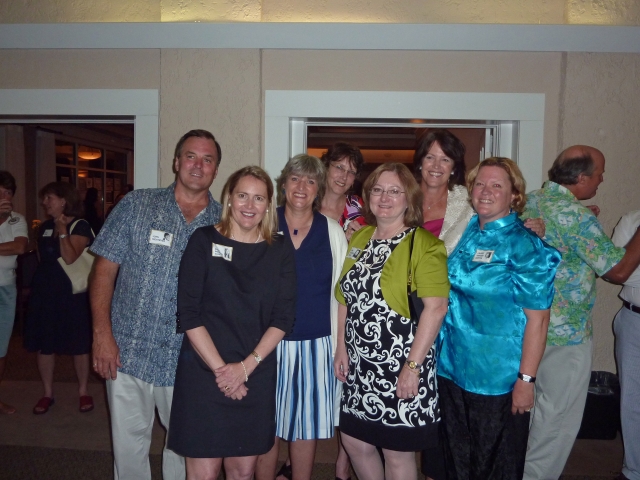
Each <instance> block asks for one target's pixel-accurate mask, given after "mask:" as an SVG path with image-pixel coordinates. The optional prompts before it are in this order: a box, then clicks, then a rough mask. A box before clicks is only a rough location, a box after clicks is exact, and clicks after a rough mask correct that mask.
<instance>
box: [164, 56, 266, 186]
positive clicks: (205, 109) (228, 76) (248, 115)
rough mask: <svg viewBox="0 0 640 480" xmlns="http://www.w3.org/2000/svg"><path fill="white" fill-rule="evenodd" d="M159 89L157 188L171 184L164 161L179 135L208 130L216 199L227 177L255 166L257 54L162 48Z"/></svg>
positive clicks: (258, 132)
mask: <svg viewBox="0 0 640 480" xmlns="http://www.w3.org/2000/svg"><path fill="white" fill-rule="evenodd" d="M161 71H162V74H161V77H162V83H161V91H160V158H161V159H162V161H161V167H162V171H161V175H160V178H161V184H162V185H167V184H169V183H171V182H172V181H173V178H174V175H173V173H172V170H171V165H170V163H169V162H168V161H166V160H168V159H170V158H171V157H172V156H173V152H174V149H175V144H176V142H177V141H178V139H179V138H180V136H181V135H182V134H184V133H185V132H187V131H188V130H191V129H192V128H204V129H206V130H210V131H211V132H212V133H213V134H214V135H215V137H216V139H217V140H218V142H219V143H220V145H221V147H222V163H221V165H220V171H219V172H218V178H217V180H215V182H214V184H213V187H212V188H211V191H212V192H213V195H214V197H215V198H219V196H220V193H221V191H222V186H223V185H224V182H225V181H226V179H227V177H228V176H229V174H230V173H232V172H233V171H235V170H237V169H238V168H240V167H242V166H245V165H252V164H258V163H260V157H261V150H260V145H261V143H260V137H261V125H262V123H261V118H262V116H261V115H260V105H261V99H260V53H259V51H258V50H163V51H162V68H161Z"/></svg>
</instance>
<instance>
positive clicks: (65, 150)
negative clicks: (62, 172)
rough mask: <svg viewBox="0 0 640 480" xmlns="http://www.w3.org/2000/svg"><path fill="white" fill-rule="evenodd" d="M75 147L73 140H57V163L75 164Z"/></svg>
mask: <svg viewBox="0 0 640 480" xmlns="http://www.w3.org/2000/svg"><path fill="white" fill-rule="evenodd" d="M74 147H75V144H73V143H71V142H65V141H64V140H56V163H57V164H59V165H73V164H74V162H73V159H74V158H75V155H74V151H73V149H74Z"/></svg>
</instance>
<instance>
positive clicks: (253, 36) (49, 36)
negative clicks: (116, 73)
mask: <svg viewBox="0 0 640 480" xmlns="http://www.w3.org/2000/svg"><path fill="white" fill-rule="evenodd" d="M2 48H5V49H7V48H11V49H23V48H26V49H29V48H31V49H37V48H62V49H64V48H81V49H82V48H115V49H117V48H263V49H310V50H442V51H518V52H609V53H617V52H619V53H640V27H637V26H603V25H507V24H394V23H385V24H370V23H369V24H367V23H314V22H309V23H276V22H265V23H254V22H247V23H242V22H238V23H126V22H125V23H49V24H0V49H2Z"/></svg>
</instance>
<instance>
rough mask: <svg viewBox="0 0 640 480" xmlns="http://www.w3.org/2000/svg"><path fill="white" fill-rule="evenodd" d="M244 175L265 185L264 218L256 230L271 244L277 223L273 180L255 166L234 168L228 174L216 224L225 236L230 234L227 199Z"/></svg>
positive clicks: (229, 213) (229, 212)
mask: <svg viewBox="0 0 640 480" xmlns="http://www.w3.org/2000/svg"><path fill="white" fill-rule="evenodd" d="M244 177H253V178H255V179H257V180H260V181H261V182H262V183H264V184H265V185H266V186H267V201H268V202H269V204H268V206H267V211H266V213H265V216H264V218H263V219H262V220H261V221H260V224H259V225H258V230H259V232H260V234H261V235H262V238H264V239H265V241H266V242H267V243H268V244H269V245H271V242H272V240H273V232H275V230H276V225H277V223H278V220H277V215H276V209H275V208H274V205H273V181H271V177H270V176H269V175H268V174H267V172H265V171H264V170H263V169H262V168H260V167H256V166H249V167H244V168H241V169H240V170H236V171H235V172H233V173H232V174H231V175H230V176H229V179H228V180H227V183H225V184H224V188H223V189H222V195H221V196H220V202H221V203H222V215H221V220H220V223H219V224H218V226H219V228H220V233H221V234H222V235H224V236H225V237H228V236H229V235H230V234H231V208H230V201H229V199H230V197H231V194H232V193H233V192H234V190H235V189H236V187H237V186H238V183H239V182H240V180H241V179H242V178H244Z"/></svg>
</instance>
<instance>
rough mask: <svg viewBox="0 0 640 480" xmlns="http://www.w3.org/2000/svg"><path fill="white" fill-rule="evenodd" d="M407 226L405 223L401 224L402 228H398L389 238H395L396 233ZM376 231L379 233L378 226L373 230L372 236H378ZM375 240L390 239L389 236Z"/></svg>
mask: <svg viewBox="0 0 640 480" xmlns="http://www.w3.org/2000/svg"><path fill="white" fill-rule="evenodd" d="M405 228H406V227H405V226H404V223H403V224H402V225H400V228H399V229H398V230H396V233H394V234H393V235H391V236H390V237H389V238H393V237H395V236H396V235H398V234H399V233H400V231H401V230H403V229H405ZM376 233H378V227H376V228H375V230H374V231H373V235H371V238H374V237H375V236H376ZM375 240H388V238H376V239H375Z"/></svg>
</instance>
